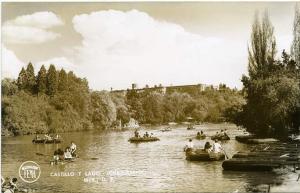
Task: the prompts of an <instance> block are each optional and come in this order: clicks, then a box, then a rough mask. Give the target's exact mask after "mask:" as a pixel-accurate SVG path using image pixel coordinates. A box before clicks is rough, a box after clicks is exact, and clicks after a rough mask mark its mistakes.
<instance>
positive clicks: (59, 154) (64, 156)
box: [53, 141, 77, 164]
mask: <svg viewBox="0 0 300 193" xmlns="http://www.w3.org/2000/svg"><path fill="white" fill-rule="evenodd" d="M76 150H77V146H76V145H75V143H74V142H73V141H71V144H70V146H68V147H66V148H65V151H63V150H62V149H60V148H58V149H57V150H55V151H54V154H53V161H54V163H55V164H57V163H58V162H59V161H63V160H72V159H73V158H75V157H76V156H77V155H76Z"/></svg>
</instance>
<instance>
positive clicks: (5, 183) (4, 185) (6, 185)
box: [1, 177, 10, 190]
mask: <svg viewBox="0 0 300 193" xmlns="http://www.w3.org/2000/svg"><path fill="white" fill-rule="evenodd" d="M1 179H2V182H1V187H2V190H3V189H4V188H6V189H7V188H9V187H10V185H9V182H10V178H9V177H6V178H5V179H3V177H2V178H1Z"/></svg>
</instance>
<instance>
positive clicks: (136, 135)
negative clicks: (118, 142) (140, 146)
mask: <svg viewBox="0 0 300 193" xmlns="http://www.w3.org/2000/svg"><path fill="white" fill-rule="evenodd" d="M134 137H139V132H138V131H137V129H136V130H135V131H134Z"/></svg>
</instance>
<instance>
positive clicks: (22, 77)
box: [17, 67, 27, 90]
mask: <svg viewBox="0 0 300 193" xmlns="http://www.w3.org/2000/svg"><path fill="white" fill-rule="evenodd" d="M26 76H27V75H26V71H25V69H24V67H22V69H21V71H20V73H19V76H18V80H17V85H18V88H19V89H20V90H21V89H24V88H25V87H26V83H27V77H26Z"/></svg>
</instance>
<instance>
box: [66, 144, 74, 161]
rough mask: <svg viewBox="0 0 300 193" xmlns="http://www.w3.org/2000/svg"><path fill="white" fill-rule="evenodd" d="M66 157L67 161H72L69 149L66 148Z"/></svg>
mask: <svg viewBox="0 0 300 193" xmlns="http://www.w3.org/2000/svg"><path fill="white" fill-rule="evenodd" d="M64 157H65V160H71V159H72V158H73V157H72V154H71V151H70V148H69V147H67V148H66V150H65V153H64Z"/></svg>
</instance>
